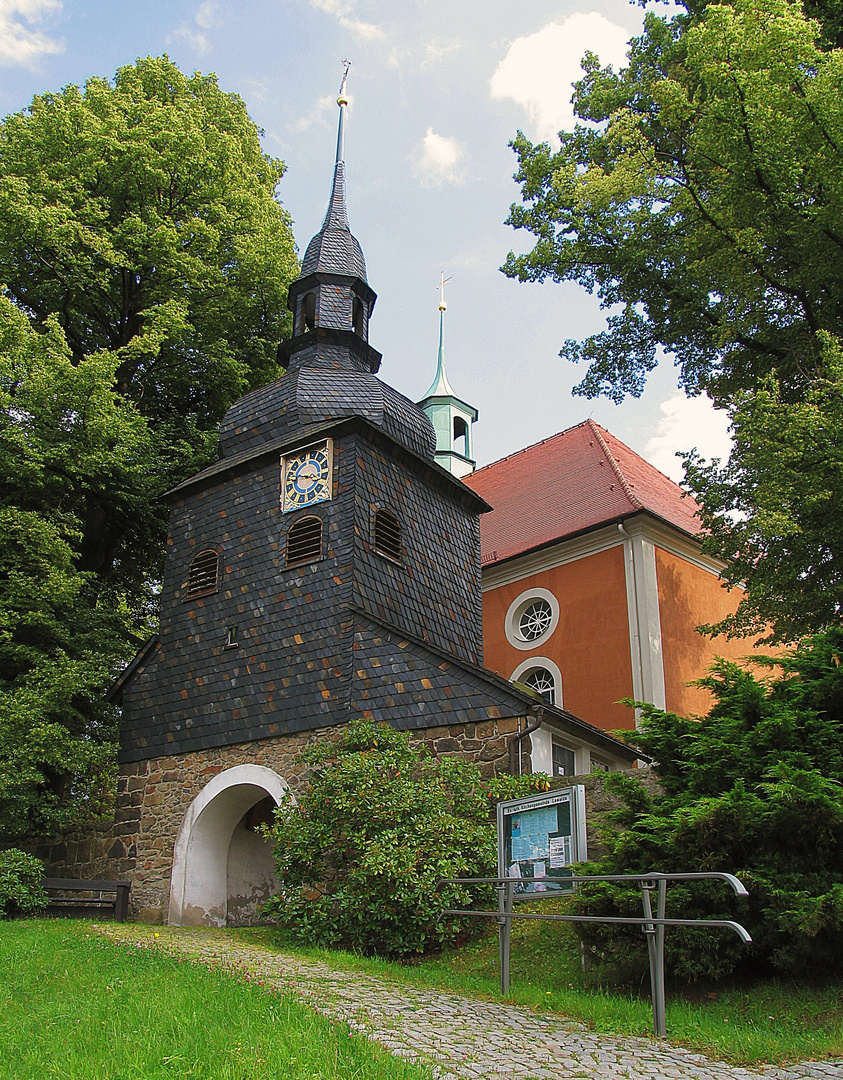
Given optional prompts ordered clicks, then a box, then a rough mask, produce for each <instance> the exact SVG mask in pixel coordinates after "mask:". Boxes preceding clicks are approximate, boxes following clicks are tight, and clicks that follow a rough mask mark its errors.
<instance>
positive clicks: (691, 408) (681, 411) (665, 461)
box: [644, 390, 732, 483]
mask: <svg viewBox="0 0 843 1080" xmlns="http://www.w3.org/2000/svg"><path fill="white" fill-rule="evenodd" d="M660 408H661V411H662V412H663V413H664V416H663V417H662V418H661V420H659V423H658V427H657V428H656V434H655V435H654V436H653V437H652V438H651V439H650V441H649V442H648V443H647V445H646V446H645V447H644V457H645V458H646V459H647V460H648V461H649V462H650V464H651V465H655V466H656V468H657V469H661V471H662V472H663V473H666V474H667V475H668V476H669V477H670V478H671V479H672V480H676V481H677V483H678V482H679V481H680V480H682V479H683V478H684V476H685V473H684V470H683V468H682V461H681V459H680V458H678V457H677V456H676V455H677V453H679V452H680V451H688V450H693V449H694V448H696V449H697V450H698V451H699V452H700V454H701V455H702V456H703V457H704V458H709V459H710V458H714V457H716V458H720V460H721V461H725V460H726V458H727V457H728V456H729V452H730V451H731V449H732V439H731V436H730V435H729V418H728V416H727V415H726V413H725V412H723V410H722V409H715V408H714V406H713V405H712V404H711V400H710V399H709V398H708V397H707V396H706V395H705V394H701V395H700V396H699V397H695V398H689V397H686V396H685V394H683V393H682V391H681V390H680V391H679V392H678V393H676V394H674V395H673V397H671V398H668V399H667V401H663V402H662V403H661V406H660Z"/></svg>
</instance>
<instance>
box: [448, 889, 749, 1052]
mask: <svg viewBox="0 0 843 1080" xmlns="http://www.w3.org/2000/svg"><path fill="white" fill-rule="evenodd" d="M705 879H713V880H718V881H725V882H726V884H727V885H729V886H730V887H731V889H732V890H733V892H734V893H735V895H736V896H749V893H748V892H747V891H746V888H745V887H744V885H743V882H741V881H740V880H739V878H737V877H735V875H734V874H729V873H726V872H725V871H722V870H710V871H703V872H700V873H689V874H681V873H679V874H662V873H659V872H656V871H653V872H652V873H644V874H583V875H577V874H573V875H571V877H569V878H565V881H566V883H568V882H569V883H570V884H571V885H578V884H580V883H581V882H587V881H623V882H628V883H630V884H632V883H634V882H637V883H638V886H639V888H640V890H641V904H642V907H643V915H642V916H641V918H627V917H625V916H620V915H542V914H540V913H538V912H531V911H524V912H520V911H518V912H516V911H513V910H512V898H513V889H514V887H515V885H516V884H517V883H518V879H517V878H500V877H489V878H441V879H440V880H439V881H438V882H437V884H436V891H437V892H438V891H439V889H440V888H441V886H443V885H494V886H495V889H496V891H497V894H498V910H497V911H476V910H474V911H472V910H462V909H459V908H446V909H445V910H444V911H443V912H442V914H443V915H472V916H477V917H478V918H493V919H497V921H498V938H499V945H500V972H501V993H502V994H505V993H506V992H507V991H508V990H509V957H510V933H511V929H512V920H513V919H546V920H548V921H552V922H583V923H622V924H626V925H631V926H640V927H641V929H642V930H643V932H644V933H645V934H646V935H647V955H648V958H649V961H650V986H651V989H652V998H653V1030H654V1032H655V1034H656V1036H657V1037H659V1038H664V1036H665V1035H666V1034H667V1020H666V1015H665V992H664V928H665V927H666V926H697V927H707V926H718V927H726V928H727V929H729V930H733V931H734V932H735V933H736V934H737V935H738V937H739V938H740V939H741V940H742V941H743V942H745V943H746V944H749V943H750V942H751V941H752V938H751V937H750V936H749V933H748V931H747V930H746V928H745V927H743V926H741V924H740V923H738V922H734V921H733V920H732V919H667V918H665V908H666V904H667V885H668V882H669V881H701V880H705ZM654 889H655V890H656V914H655V915H653V907H652V902H651V898H650V893H651V892H652V891H653V890H654ZM553 895H555V894H554V893H544V894H540V895H539V896H537V897H535V899H545V900H546V899H549V898H550V897H551V896H553ZM556 895H558V894H556ZM531 899H532V897H531Z"/></svg>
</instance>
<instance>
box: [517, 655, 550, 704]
mask: <svg viewBox="0 0 843 1080" xmlns="http://www.w3.org/2000/svg"><path fill="white" fill-rule="evenodd" d="M510 679H511V680H512V681H513V682H518V683H521V684H522V685H523V686H529V687H530V689H531V690H535V692H536V693H537V694H541V696H542V697H543V698H545V699H546V700H547V701H549V702H550V704H551V705H556V706H557V707H558V708H560V709H561V708H562V672H561V671H560V670H559V667H558V665H557V664H554V662H553V661H552V660H551V659H550V658H549V657H547V656H531V657H530V658H529V660H524V661H522V662H521V663H520V664H519V665H518V667H517V668H516V669H515V671H513V673H512V674H511V675H510Z"/></svg>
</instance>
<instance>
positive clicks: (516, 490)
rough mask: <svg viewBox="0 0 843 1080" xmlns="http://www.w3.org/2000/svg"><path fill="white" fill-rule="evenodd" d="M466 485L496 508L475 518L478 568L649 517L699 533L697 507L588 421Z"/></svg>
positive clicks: (489, 469)
mask: <svg viewBox="0 0 843 1080" xmlns="http://www.w3.org/2000/svg"><path fill="white" fill-rule="evenodd" d="M464 482H465V483H466V484H467V485H468V486H469V487H470V488H472V490H474V491H476V492H477V494H478V495H479V496H480V497H481V498H483V499H485V500H486V502H488V503H489V504H490V505H491V506H493V507H494V510H492V512H491V513H488V514H484V515H483V517H482V518H481V519H480V544H481V552H482V559H483V563H484V565H488V564H490V563H494V562H501V561H502V560H503V559H509V558H512V557H513V556H514V555H521V554H523V553H524V552H526V551H531V550H533V549H534V548H539V547H542V546H543V545H545V544H548V543H552V542H553V541H555V540H564V539H565V538H566V537H569V536H573V535H575V534H576V533H581V532H586V531H588V530H589V529H595V528H598V527H599V526H601V525H608V524H610V523H611V522H613V521H619V520H621V519H622V518H625V517H629V516H630V515H631V514H634V513H637V512H638V511H641V510H647V511H649V512H650V513H651V514H654V515H655V516H656V517H658V518H661V519H662V520H663V521H666V522H668V523H669V524H671V525H675V526H676V528H677V529H681V530H682V531H683V532H685V533H690V534H691V535H694V536H695V535H696V534H697V533H699V532H700V529H701V526H700V522H699V519H698V518H697V517H696V516H695V514H696V511H697V504H696V503H695V502H694V500H693V499H692V498H691V497H690V496H684V497H683V495H682V489H681V488H680V487H679V485H678V484H675V483H674V482H673V481H672V480H669V479H668V478H667V477H666V476H665V475H664V473H661V472H659V470H658V469H657V468H655V466H653V465H650V463H649V462H647V461H645V460H644V458H642V457H641V456H640V455H639V454H636V453H635V451H634V450H630V448H629V447H628V446H625V445H624V444H623V443H622V442H621V441H620V439H616V438H615V436H614V435H612V434H610V433H609V432H608V431H607V430H606V429H605V428H604V427H601V426H600V424H597V423H595V421H594V420H586V421H584V422H583V423H582V424H577V426H576V427H572V428H568V430H567V431H563V432H560V434H559V435H554V436H553V437H552V438H550V439H544V440H543V441H542V442H540V443H536V444H535V446H528V447H527V448H526V449H525V450H519V451H518V453H516V454H510V456H509V457H505V458H502V459H501V460H500V461H495V462H494V463H493V464H491V465H487V466H486V467H485V468H483V469H478V470H477V471H476V472H474V473H472V474H471V475H470V476H466V477H465V478H464Z"/></svg>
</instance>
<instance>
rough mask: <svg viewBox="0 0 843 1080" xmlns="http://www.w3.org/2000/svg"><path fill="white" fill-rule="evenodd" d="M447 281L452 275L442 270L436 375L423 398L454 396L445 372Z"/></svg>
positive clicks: (450, 279)
mask: <svg viewBox="0 0 843 1080" xmlns="http://www.w3.org/2000/svg"><path fill="white" fill-rule="evenodd" d="M449 281H453V275H451V277H449V278H446V277H445V272H444V270H443V271H442V273H441V274H440V275H439V358H438V362H437V364H436V377H435V378H434V380H433V383H432V384H431V387H430V389H429V390H428V392H427V393H426V394H425V395H424V396H425V398H429V397H433V396H434V395H436V396H440V395H442V394H451V395H452V396H454V391H453V390H452V389H451V384H450V383H449V382H448V376H447V375H446V374H445V312H446V311H447V310H448V304H447V302H446V300H445V286H446V285H447V284H448V282H449Z"/></svg>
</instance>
